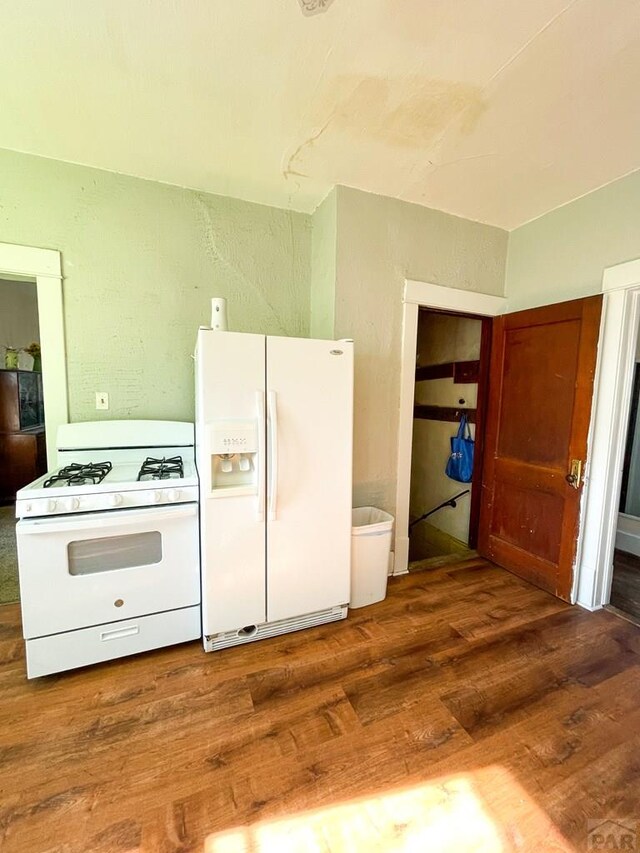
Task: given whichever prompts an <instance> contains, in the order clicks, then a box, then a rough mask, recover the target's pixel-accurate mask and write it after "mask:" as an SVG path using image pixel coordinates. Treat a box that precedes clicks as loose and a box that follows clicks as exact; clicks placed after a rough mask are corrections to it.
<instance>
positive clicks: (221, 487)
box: [196, 329, 266, 636]
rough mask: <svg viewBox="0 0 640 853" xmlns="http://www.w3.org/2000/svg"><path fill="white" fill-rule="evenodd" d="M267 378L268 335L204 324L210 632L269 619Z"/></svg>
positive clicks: (203, 493) (200, 429)
mask: <svg viewBox="0 0 640 853" xmlns="http://www.w3.org/2000/svg"><path fill="white" fill-rule="evenodd" d="M264 383H265V337H264V335H251V334H241V333H237V332H213V331H211V330H207V329H201V330H200V332H199V334H198V346H197V350H196V460H197V464H198V474H199V477H200V536H201V564H202V620H203V633H204V635H205V636H210V635H212V634H217V633H219V632H221V631H230V630H241V629H242V628H244V627H247V626H252V625H256V624H259V623H261V622H264V621H265V618H266V591H265V585H266V578H265V569H266V565H265V509H264V499H265V473H266V472H265V453H264V447H265V415H264V411H265V404H264ZM226 450H228V453H227V452H224V451H226ZM243 451H244V452H243Z"/></svg>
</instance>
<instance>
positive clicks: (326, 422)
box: [196, 328, 353, 651]
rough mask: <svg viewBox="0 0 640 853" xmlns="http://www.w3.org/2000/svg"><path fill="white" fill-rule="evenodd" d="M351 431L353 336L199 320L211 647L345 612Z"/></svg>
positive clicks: (207, 637)
mask: <svg viewBox="0 0 640 853" xmlns="http://www.w3.org/2000/svg"><path fill="white" fill-rule="evenodd" d="M352 432H353V343H352V342H351V341H320V340H309V339H301V338H280V337H266V336H265V335H254V334H244V333H237V332H225V331H213V330H211V329H204V328H201V329H200V331H199V334H198V343H197V349H196V463H197V466H198V473H199V476H200V532H201V549H200V550H201V564H202V611H203V614H202V618H203V634H204V646H205V649H206V650H207V651H213V650H216V649H221V648H226V647H227V646H233V645H237V644H239V643H245V642H250V641H252V640H258V639H261V638H263V637H268V636H274V635H276V634H283V633H285V632H287V631H295V630H298V629H300V628H305V627H308V626H311V625H319V624H322V623H324V622H331V621H335V620H337V619H343V618H344V617H345V616H346V615H347V604H348V601H349V584H350V564H351V479H352V474H351V468H352Z"/></svg>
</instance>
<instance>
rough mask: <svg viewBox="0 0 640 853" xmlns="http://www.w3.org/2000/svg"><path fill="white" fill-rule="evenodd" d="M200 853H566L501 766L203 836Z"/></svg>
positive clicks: (547, 823)
mask: <svg viewBox="0 0 640 853" xmlns="http://www.w3.org/2000/svg"><path fill="white" fill-rule="evenodd" d="M204 850H205V853H328V851H336V853H337V851H353V853H356V851H357V853H361V852H362V853H376V851H402V852H403V853H425V851H430V853H431V851H438V853H440V851H442V852H443V853H445V852H446V853H465V851H474V853H507V851H515V850H536V851H538V850H544V851H545V852H546V851H567V853H569V851H573V850H574V848H573V847H572V846H571V845H570V844H569V843H568V842H567V841H566V839H564V838H563V837H562V835H561V834H560V833H559V832H558V830H557V829H556V828H555V826H554V825H553V824H552V823H551V821H550V820H549V819H548V818H547V816H546V815H545V814H544V812H543V811H542V810H541V809H540V808H539V807H538V806H537V805H536V804H535V803H534V802H533V801H532V800H531V799H530V798H529V796H528V795H527V793H526V791H524V789H523V788H522V787H521V786H520V785H519V784H518V783H517V782H516V781H515V780H514V778H513V777H512V776H511V774H509V773H508V771H506V770H505V769H504V768H502V767H486V768H482V769H480V770H477V771H471V772H469V773H465V774H460V775H455V776H449V777H443V778H441V779H436V780H432V781H429V782H427V783H425V784H421V785H417V786H415V787H412V788H407V789H404V790H401V791H392V792H389V793H385V794H381V795H379V796H374V797H369V798H366V799H360V800H354V801H350V802H347V803H341V804H337V805H333V806H329V807H327V808H322V809H318V810H314V811H309V812H304V813H301V814H297V815H290V816H286V817H283V818H273V819H268V820H264V821H261V822H259V823H256V824H253V825H251V826H247V827H236V828H234V829H231V830H228V831H225V832H220V833H216V834H212V835H210V836H209V837H208V838H207V839H206V840H205V844H204Z"/></svg>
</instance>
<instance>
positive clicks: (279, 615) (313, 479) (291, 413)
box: [267, 337, 353, 621]
mask: <svg viewBox="0 0 640 853" xmlns="http://www.w3.org/2000/svg"><path fill="white" fill-rule="evenodd" d="M352 433H353V344H352V343H350V342H349V343H346V342H344V341H318V340H306V339H300V338H275V337H268V338H267V439H268V440H267V447H268V450H267V478H268V491H267V518H268V521H267V567H268V585H267V619H268V620H269V621H274V620H278V619H288V618H290V617H293V616H299V615H302V614H305V613H312V612H314V611H317V610H322V609H325V608H329V607H333V606H334V605H338V604H346V603H347V602H348V601H349V581H350V567H351V476H352V475H351V466H352Z"/></svg>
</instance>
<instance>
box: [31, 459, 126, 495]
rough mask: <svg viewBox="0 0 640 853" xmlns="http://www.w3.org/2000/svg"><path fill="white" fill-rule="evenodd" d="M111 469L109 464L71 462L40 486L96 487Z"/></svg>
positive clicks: (46, 487)
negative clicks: (89, 485)
mask: <svg viewBox="0 0 640 853" xmlns="http://www.w3.org/2000/svg"><path fill="white" fill-rule="evenodd" d="M111 468H112V465H111V462H88V463H87V464H86V465H79V464H78V463H77V462H73V463H72V464H71V465H66V466H65V467H64V468H61V469H60V470H59V471H57V472H56V473H55V474H53V475H52V476H51V477H49V479H48V480H45V481H44V483H43V484H42V485H43V488H45V489H48V488H50V487H51V486H85V485H87V484H93V485H94V486H96V485H97V484H98V483H101V482H102V481H103V480H104V478H105V477H106V476H107V474H108V473H109V471H110V470H111Z"/></svg>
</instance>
